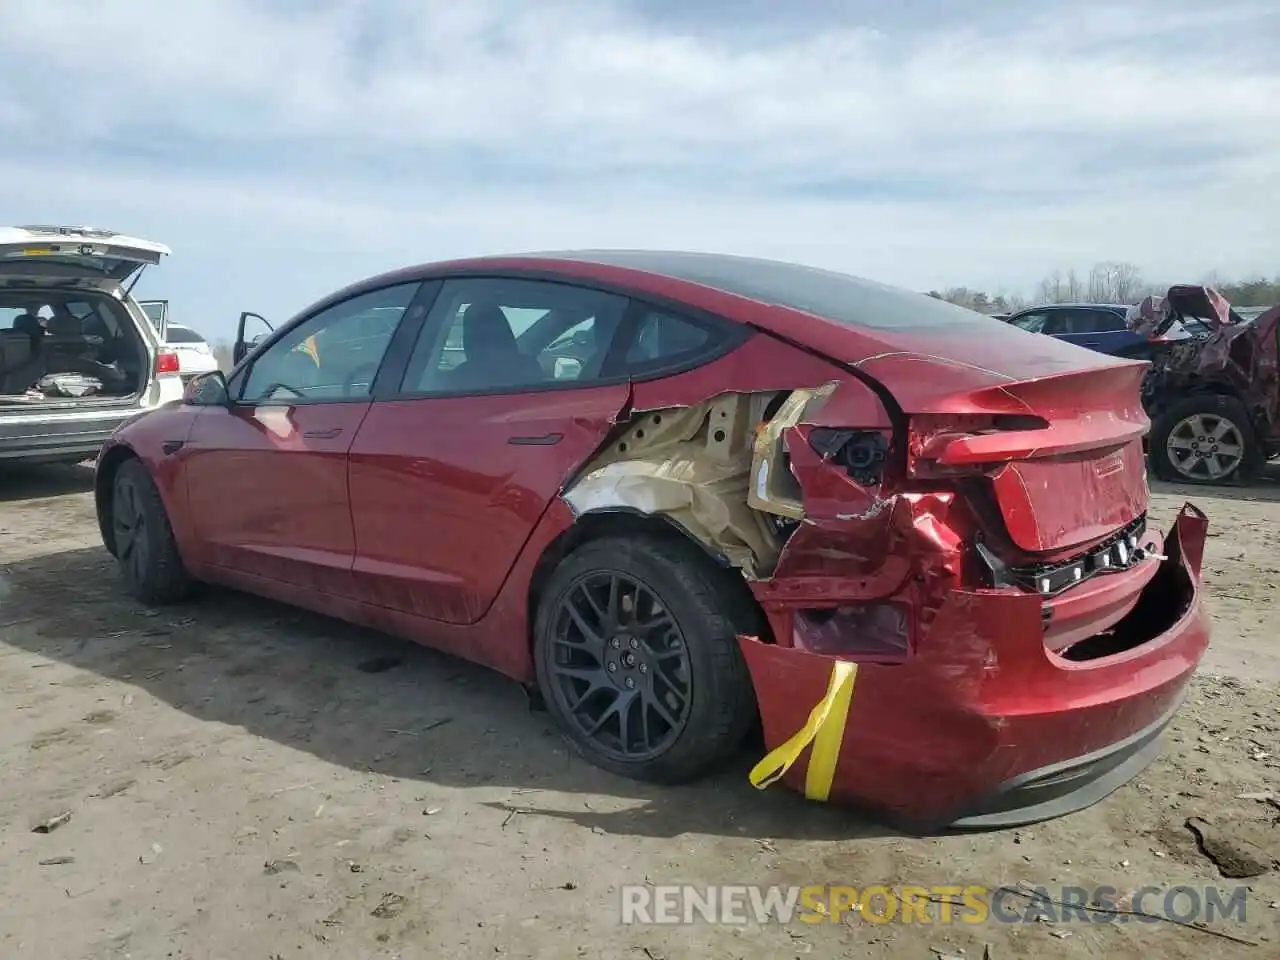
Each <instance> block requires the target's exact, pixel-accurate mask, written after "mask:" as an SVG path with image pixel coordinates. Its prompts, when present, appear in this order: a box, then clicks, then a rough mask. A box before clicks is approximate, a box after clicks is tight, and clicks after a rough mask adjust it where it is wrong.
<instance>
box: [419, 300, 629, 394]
mask: <svg viewBox="0 0 1280 960" xmlns="http://www.w3.org/2000/svg"><path fill="white" fill-rule="evenodd" d="M626 308H627V299H626V298H625V297H620V296H617V295H615V294H610V293H603V292H600V291H597V290H590V289H587V288H584V287H577V286H574V285H572V284H567V283H549V282H545V281H541V280H514V279H491V278H483V279H482V278H467V279H458V280H448V281H446V282H445V284H444V286H443V287H442V288H441V290H440V295H439V296H438V297H437V298H436V301H435V305H434V306H433V307H432V309H431V315H430V317H428V318H427V323H426V325H425V326H424V328H423V333H422V336H421V337H420V338H419V340H418V343H417V345H416V346H415V347H414V351H413V355H412V356H411V357H410V360H409V365H408V368H407V369H406V371H405V376H404V381H403V383H402V384H401V390H402V392H403V393H406V394H419V395H421V394H449V393H486V392H493V391H503V390H512V391H516V390H520V389H523V388H538V387H547V386H554V385H556V384H565V385H569V384H572V383H581V382H588V381H592V380H596V379H598V378H599V377H600V371H601V368H602V366H603V365H604V361H605V357H606V355H607V354H608V351H609V346H610V344H612V343H613V337H614V334H615V333H616V332H617V329H618V325H619V324H620V323H621V321H622V316H623V314H624V313H625V312H626Z"/></svg>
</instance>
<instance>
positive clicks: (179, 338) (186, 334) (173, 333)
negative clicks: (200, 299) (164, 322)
mask: <svg viewBox="0 0 1280 960" xmlns="http://www.w3.org/2000/svg"><path fill="white" fill-rule="evenodd" d="M164 338H165V340H167V341H169V343H204V342H205V340H204V337H202V336H200V334H198V333H196V332H195V331H194V330H192V329H190V328H188V327H175V326H172V325H171V326H170V327H169V328H168V329H166V330H165V332H164Z"/></svg>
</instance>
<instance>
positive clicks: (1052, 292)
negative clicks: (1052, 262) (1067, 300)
mask: <svg viewBox="0 0 1280 960" xmlns="http://www.w3.org/2000/svg"><path fill="white" fill-rule="evenodd" d="M1063 288H1064V284H1063V281H1062V271H1061V270H1055V271H1053V273H1051V274H1049V276H1047V277H1045V278H1044V279H1043V280H1041V281H1040V286H1039V288H1038V290H1037V293H1038V296H1037V298H1036V299H1038V300H1039V301H1040V302H1041V303H1061V302H1062V297H1063Z"/></svg>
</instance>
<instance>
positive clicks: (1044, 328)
mask: <svg viewBox="0 0 1280 960" xmlns="http://www.w3.org/2000/svg"><path fill="white" fill-rule="evenodd" d="M1128 311H1129V308H1128V306H1126V305H1124V304H1115V303H1051V304H1045V305H1044V306H1039V307H1028V308H1027V309H1026V310H1020V311H1019V312H1018V313H1015V314H1013V315H1012V316H1010V317H1009V319H1008V321H1007V322H1008V323H1011V324H1013V325H1014V326H1015V327H1021V328H1022V329H1023V330H1029V331H1030V332H1032V333H1043V334H1047V335H1048V336H1051V337H1056V338H1057V339H1059V340H1066V341H1067V342H1068V343H1074V344H1077V345H1079V346H1081V347H1088V348H1089V349H1090V350H1097V351H1098V352H1099V353H1106V354H1110V355H1111V356H1113V357H1129V358H1132V359H1135V360H1150V359H1151V350H1152V344H1153V341H1149V340H1147V338H1146V337H1140V336H1138V335H1137V334H1136V333H1131V332H1130V331H1129V328H1128V327H1126V326H1125V322H1124V321H1125V315H1126V314H1127V313H1128ZM1189 323H1190V322H1187V323H1178V324H1175V327H1176V328H1177V329H1171V330H1169V331H1168V332H1166V333H1165V335H1164V337H1163V339H1165V340H1178V339H1183V338H1185V337H1189V336H1196V335H1198V334H1202V333H1204V332H1205V331H1203V330H1198V329H1194V328H1192V327H1191V326H1190V325H1189Z"/></svg>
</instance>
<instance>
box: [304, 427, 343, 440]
mask: <svg viewBox="0 0 1280 960" xmlns="http://www.w3.org/2000/svg"><path fill="white" fill-rule="evenodd" d="M341 433H342V428H341V427H330V428H329V429H328V430H308V431H306V432H305V433H303V435H302V436H303V438H304V439H306V440H332V439H333V438H334V437H336V436H338V435H339V434H341Z"/></svg>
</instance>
